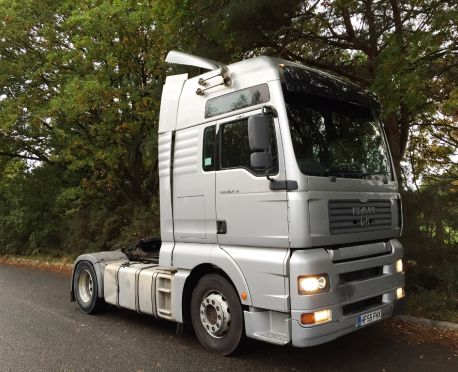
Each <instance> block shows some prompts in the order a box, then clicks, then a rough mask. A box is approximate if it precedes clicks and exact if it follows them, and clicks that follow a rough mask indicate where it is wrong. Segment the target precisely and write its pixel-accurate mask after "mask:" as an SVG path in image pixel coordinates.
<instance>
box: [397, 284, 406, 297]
mask: <svg viewBox="0 0 458 372" xmlns="http://www.w3.org/2000/svg"><path fill="white" fill-rule="evenodd" d="M405 295H406V294H405V292H404V288H403V287H399V288H398V289H396V298H397V299H398V300H400V299H401V298H403V297H404V296H405Z"/></svg>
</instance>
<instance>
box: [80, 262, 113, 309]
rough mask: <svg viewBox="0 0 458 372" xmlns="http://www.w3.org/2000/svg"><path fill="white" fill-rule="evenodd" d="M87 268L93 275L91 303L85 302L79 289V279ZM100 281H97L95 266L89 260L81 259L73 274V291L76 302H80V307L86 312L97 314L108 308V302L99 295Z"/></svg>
mask: <svg viewBox="0 0 458 372" xmlns="http://www.w3.org/2000/svg"><path fill="white" fill-rule="evenodd" d="M84 270H87V271H88V272H89V274H90V275H91V277H92V283H93V293H92V298H91V301H89V303H85V302H84V301H83V300H82V299H81V296H80V293H79V291H78V280H79V277H80V275H81V273H82V272H83V271H84ZM98 288H99V287H98V282H97V274H96V273H95V270H94V266H92V264H91V263H90V262H89V261H81V262H80V263H78V265H77V266H76V269H75V274H74V275H73V291H74V294H75V300H76V303H77V304H78V307H79V308H80V310H81V311H82V312H83V313H86V314H96V313H98V312H100V311H102V310H105V309H106V308H107V303H106V302H105V300H104V299H103V298H100V297H99V293H98V292H99V291H98Z"/></svg>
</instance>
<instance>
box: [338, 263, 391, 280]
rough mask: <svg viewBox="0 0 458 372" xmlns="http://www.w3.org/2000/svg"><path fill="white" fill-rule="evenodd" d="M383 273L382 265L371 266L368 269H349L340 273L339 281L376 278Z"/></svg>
mask: <svg viewBox="0 0 458 372" xmlns="http://www.w3.org/2000/svg"><path fill="white" fill-rule="evenodd" d="M382 274H383V266H377V267H371V268H369V269H363V270H357V271H350V272H348V273H343V274H340V282H341V283H342V284H344V283H350V282H356V281H360V280H366V279H370V278H376V277H378V276H381V275H382Z"/></svg>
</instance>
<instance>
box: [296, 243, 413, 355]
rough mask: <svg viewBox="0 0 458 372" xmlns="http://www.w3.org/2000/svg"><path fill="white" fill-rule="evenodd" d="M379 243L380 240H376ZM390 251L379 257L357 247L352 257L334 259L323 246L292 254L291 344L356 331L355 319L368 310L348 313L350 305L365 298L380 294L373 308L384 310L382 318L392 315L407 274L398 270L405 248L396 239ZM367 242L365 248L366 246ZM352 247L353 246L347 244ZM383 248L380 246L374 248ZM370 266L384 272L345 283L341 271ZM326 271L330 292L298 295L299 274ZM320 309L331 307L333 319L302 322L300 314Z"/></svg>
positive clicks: (351, 248) (300, 343) (324, 339)
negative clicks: (398, 289)
mask: <svg viewBox="0 0 458 372" xmlns="http://www.w3.org/2000/svg"><path fill="white" fill-rule="evenodd" d="M374 244H377V243H374ZM388 244H389V245H390V247H391V249H392V250H391V253H389V254H383V253H382V255H380V256H377V257H368V258H361V256H360V254H361V248H359V247H358V246H355V249H354V252H355V255H354V257H353V260H352V259H351V258H350V256H349V257H347V259H346V260H345V261H343V262H335V260H336V257H334V262H333V258H332V257H331V255H330V254H329V253H328V252H327V251H326V250H324V249H308V250H298V251H295V252H294V253H293V254H292V255H291V260H290V270H291V274H290V275H291V281H290V294H291V320H292V323H291V324H292V343H293V345H294V346H312V345H316V344H319V343H323V342H326V341H329V340H331V339H334V338H337V337H339V336H340V335H343V334H345V333H348V332H352V331H354V330H357V329H358V328H357V327H356V322H357V318H358V316H359V315H360V314H363V313H367V312H368V311H369V310H368V309H366V308H362V309H361V310H360V311H354V312H353V311H352V312H350V313H347V314H346V313H345V311H344V307H345V306H346V305H348V304H355V303H360V302H362V301H364V300H366V299H371V298H375V297H381V301H380V304H378V305H374V306H372V307H371V308H370V311H374V310H378V309H381V310H382V319H384V318H386V317H388V316H391V314H392V312H393V308H394V304H395V301H396V289H397V288H399V287H403V286H404V273H397V272H396V269H395V262H396V260H398V259H400V258H402V255H403V249H402V246H401V244H400V243H399V242H398V241H397V240H391V241H389V243H388ZM367 246H368V245H367V244H366V245H365V246H364V248H363V249H367ZM345 249H347V250H353V247H346V248H345ZM375 249H380V248H375ZM369 268H380V270H381V274H380V275H377V276H375V277H368V278H362V279H360V280H351V281H349V282H343V279H342V278H343V276H342V274H345V273H353V272H358V271H362V270H365V269H369ZM322 273H327V274H328V275H329V280H330V285H331V286H330V290H329V292H325V293H321V294H316V295H299V292H298V281H297V278H298V277H299V276H300V275H304V274H306V275H313V274H322ZM321 309H331V311H332V321H331V322H329V323H327V324H321V325H312V326H307V325H302V324H301V322H300V319H301V314H302V313H306V312H307V313H308V312H313V311H317V310H321Z"/></svg>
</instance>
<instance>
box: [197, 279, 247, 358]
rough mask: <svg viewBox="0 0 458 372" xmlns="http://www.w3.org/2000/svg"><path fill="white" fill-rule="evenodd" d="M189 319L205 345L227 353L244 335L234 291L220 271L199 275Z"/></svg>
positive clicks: (239, 308)
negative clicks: (200, 277) (200, 276)
mask: <svg viewBox="0 0 458 372" xmlns="http://www.w3.org/2000/svg"><path fill="white" fill-rule="evenodd" d="M191 319H192V325H193V328H194V331H195V333H196V335H197V338H198V339H199V341H200V343H201V344H202V345H203V346H204V347H205V349H207V350H209V351H212V352H215V353H218V354H222V355H229V354H231V353H233V352H234V351H235V349H236V348H237V346H238V345H239V344H240V341H241V339H242V335H243V313H242V307H241V305H240V301H239V299H238V296H237V293H236V291H235V290H234V287H233V286H232V285H231V283H230V282H229V281H228V280H227V279H226V278H224V277H223V276H221V275H218V274H209V275H205V276H204V277H202V279H200V281H199V282H198V284H197V286H196V288H195V289H194V291H193V293H192V299H191Z"/></svg>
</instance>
